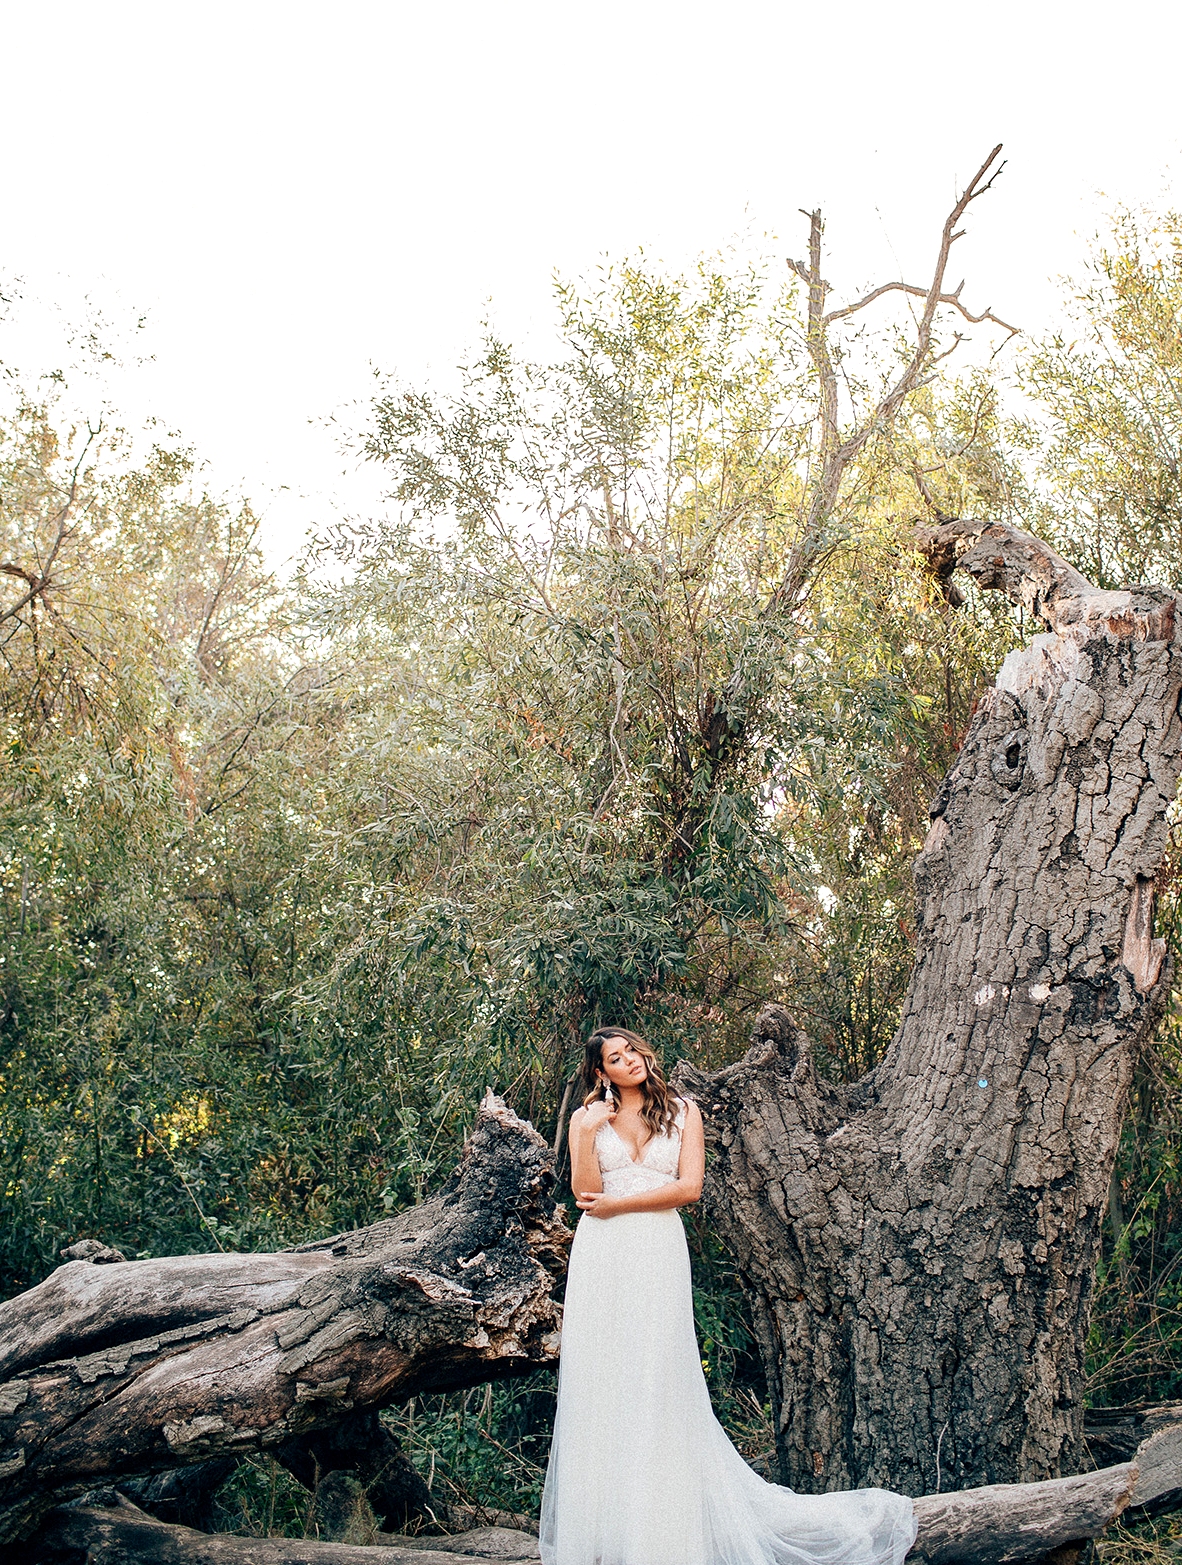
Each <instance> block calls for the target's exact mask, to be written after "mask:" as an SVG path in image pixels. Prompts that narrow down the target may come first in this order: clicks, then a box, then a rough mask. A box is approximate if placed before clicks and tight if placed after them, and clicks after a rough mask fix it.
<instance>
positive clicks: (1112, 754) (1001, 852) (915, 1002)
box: [677, 522, 1182, 1494]
mask: <svg viewBox="0 0 1182 1565" xmlns="http://www.w3.org/2000/svg"><path fill="white" fill-rule="evenodd" d="M921 543H922V546H923V547H924V548H925V549H926V551H927V552H928V554H929V557H930V558H931V559H932V560H933V563H934V565H935V568H936V570H937V572H943V573H944V574H945V575H947V574H949V573H950V572H951V569H952V568H953V566H954V565H956V566H958V567H959V568H960V569H962V570H965V571H967V572H968V573H969V574H971V575H972V576H974V577H975V579H976V580H977V582H978V584H979V585H981V586H983V587H988V588H1000V589H1001V590H1004V591H1005V592H1007V593H1008V594H1009V596H1010V597H1011V598H1012V599H1013V600H1014V601H1015V602H1019V603H1023V604H1024V605H1025V606H1026V607H1027V608H1029V609H1030V610H1031V611H1032V612H1033V613H1037V614H1040V615H1041V616H1042V617H1043V619H1044V620H1045V621H1046V623H1047V624H1048V625H1049V626H1050V632H1049V633H1047V634H1042V635H1038V636H1036V637H1035V638H1034V640H1033V643H1032V644H1031V645H1030V646H1029V647H1027V648H1026V649H1025V650H1022V651H1018V652H1015V653H1012V654H1011V655H1010V656H1009V657H1008V658H1007V659H1006V660H1005V663H1004V665H1003V667H1002V669H1001V670H1000V672H999V674H998V677H997V683H996V685H995V687H994V688H993V689H991V690H989V691H988V692H987V693H986V695H985V696H984V697H983V699H982V700H981V702H980V704H979V706H978V709H977V712H976V715H975V717H974V719H973V722H972V725H971V727H970V730H969V733H968V735H967V737H966V739H965V742H964V745H963V748H962V749H961V751H960V754H959V757H958V758H957V761H956V764H955V765H954V766H953V768H952V770H951V772H950V773H949V775H948V777H947V778H946V779H945V781H944V783H943V786H942V787H941V788H940V790H939V792H938V794H937V796H936V799H935V801H934V802H933V805H932V809H931V816H932V825H931V830H930V831H929V833H928V837H927V841H926V843H925V845H924V848H923V851H922V852H921V854H920V856H919V859H918V862H917V865H916V886H917V903H918V908H917V921H916V922H917V930H918V950H917V955H916V965H915V969H914V972H913V974H912V978H911V983H910V987H909V989H908V993H907V996H906V999H905V1001H904V1005H903V1012H902V1018H901V1023H900V1026H899V1030H898V1032H897V1033H896V1035H895V1038H894V1040H893V1041H892V1043H891V1045H890V1047H889V1049H888V1051H887V1053H886V1056H885V1058H884V1059H883V1061H882V1062H881V1064H880V1065H879V1066H878V1068H877V1069H876V1070H874V1071H873V1072H872V1073H871V1074H870V1075H869V1076H868V1077H866V1078H865V1079H864V1080H862V1081H859V1082H856V1083H854V1084H852V1085H847V1086H832V1085H829V1084H827V1083H826V1082H825V1081H824V1080H823V1079H821V1077H820V1076H819V1074H818V1072H817V1071H816V1070H815V1069H814V1065H813V1059H812V1050H811V1044H810V1041H809V1039H808V1038H807V1037H806V1036H805V1034H804V1033H803V1032H802V1031H801V1030H800V1029H799V1028H798V1027H797V1026H796V1025H795V1023H794V1022H793V1020H792V1018H791V1017H790V1016H789V1015H788V1013H787V1012H786V1011H784V1010H783V1009H782V1008H780V1007H775V1006H772V1007H768V1008H767V1009H766V1010H765V1011H764V1013H763V1014H762V1015H761V1016H760V1018H759V1019H758V1021H757V1023H756V1027H755V1039H754V1047H753V1048H752V1050H751V1051H750V1052H749V1053H748V1054H747V1056H746V1057H745V1058H744V1059H743V1060H742V1061H741V1062H739V1063H738V1064H736V1065H734V1066H733V1067H731V1068H729V1069H727V1070H724V1071H721V1072H719V1073H716V1074H713V1075H706V1074H704V1073H702V1072H698V1071H695V1070H692V1069H689V1068H686V1067H682V1068H681V1072H680V1075H679V1076H678V1078H677V1079H678V1080H679V1081H680V1082H681V1083H682V1084H684V1085H685V1086H686V1088H687V1089H688V1090H689V1091H691V1092H692V1093H693V1094H694V1095H695V1096H696V1097H697V1098H698V1100H699V1101H700V1103H701V1105H702V1108H703V1110H704V1112H705V1116H706V1121H707V1131H708V1134H709V1135H710V1137H711V1140H712V1143H713V1147H714V1158H713V1162H712V1166H711V1169H710V1172H709V1174H708V1178H707V1200H708V1203H709V1210H710V1214H711V1216H712V1219H713V1222H714V1225H715V1228H716V1230H717V1232H718V1233H719V1237H720V1238H721V1239H722V1240H723V1241H724V1243H726V1245H727V1246H728V1248H729V1249H730V1251H731V1253H732V1254H733V1255H734V1257H735V1259H736V1261H737V1263H738V1267H739V1271H740V1275H741V1278H742V1281H743V1283H744V1286H745V1288H746V1291H747V1294H748V1297H749V1299H750V1300H751V1302H752V1306H753V1315H754V1318H755V1323H756V1329H757V1332H758V1335H759V1340H760V1347H761V1350H762V1354H763V1359H764V1364H765V1367H766V1371H767V1380H768V1385H769V1389H770V1392H771V1396H772V1402H773V1411H774V1415H775V1422H776V1430H777V1445H778V1456H779V1461H780V1469H781V1476H782V1478H783V1480H784V1481H785V1482H787V1483H789V1484H791V1485H792V1486H793V1487H794V1488H797V1489H802V1490H818V1491H821V1490H826V1489H834V1488H845V1487H850V1486H855V1485H857V1484H863V1483H882V1484H885V1485H888V1486H891V1487H895V1488H899V1489H902V1490H903V1491H904V1492H906V1493H911V1494H919V1493H923V1492H924V1491H925V1490H932V1489H935V1488H938V1487H943V1488H946V1487H948V1486H950V1485H952V1486H955V1487H957V1488H963V1487H966V1486H968V1485H979V1484H983V1483H994V1482H999V1481H1003V1482H1009V1481H1013V1480H1041V1479H1044V1478H1049V1477H1054V1476H1057V1475H1058V1474H1061V1473H1064V1472H1068V1473H1070V1472H1075V1471H1078V1469H1079V1468H1080V1467H1081V1466H1085V1465H1087V1464H1086V1457H1085V1453H1084V1449H1083V1441H1082V1413H1083V1381H1082V1361H1083V1347H1084V1338H1085V1335H1086V1329H1087V1321H1088V1311H1089V1301H1090V1295H1091V1288H1092V1280H1093V1275H1094V1269H1095V1262H1096V1258H1097V1252H1098V1246H1099V1241H1100V1221H1101V1217H1102V1214H1103V1211H1104V1208H1105V1203H1106V1200H1107V1193H1108V1186H1109V1177H1110V1173H1111V1169H1112V1164H1113V1158H1114V1155H1115V1151H1116V1146H1117V1141H1118V1137H1119V1133H1120V1126H1121V1121H1122V1118H1123V1115H1124V1109H1125V1104H1126V1100H1127V1095H1128V1089H1129V1084H1130V1079H1131V1075H1132V1066H1133V1059H1134V1056H1135V1053H1136V1051H1137V1049H1138V1048H1139V1047H1140V1045H1141V1044H1142V1043H1143V1041H1144V1040H1145V1039H1146V1038H1147V1036H1148V1035H1149V1033H1150V1030H1151V1029H1152V1027H1153V1025H1154V1023H1155V1021H1156V1019H1157V1018H1158V1016H1159V1015H1160V1014H1161V1010H1162V1007H1163V1005H1164V1003H1165V1001H1166V998H1167V994H1168V988H1169V983H1168V980H1169V973H1168V970H1167V967H1166V965H1165V963H1164V955H1165V951H1164V945H1163V943H1162V942H1161V941H1160V940H1157V939H1155V938H1154V936H1153V929H1152V914H1153V896H1154V877H1155V876H1156V874H1157V872H1158V869H1159V867H1160V865H1161V863H1162V859H1163V855H1164V852H1165V848H1166V837H1167V826H1166V811H1167V809H1168V808H1169V806H1170V805H1171V804H1172V802H1173V800H1174V798H1175V796H1176V793H1177V786H1178V775H1179V767H1180V764H1182V723H1180V721H1179V717H1178V696H1179V690H1180V689H1182V645H1180V642H1179V638H1178V637H1177V636H1176V633H1175V601H1174V596H1173V595H1172V594H1170V593H1167V592H1164V591H1162V590H1160V589H1156V588H1139V589H1136V590H1134V591H1130V592H1117V593H1114V592H1097V591H1095V590H1094V589H1093V588H1092V587H1091V586H1090V585H1089V583H1088V582H1087V581H1085V579H1084V578H1083V577H1082V576H1080V575H1079V573H1078V572H1077V571H1075V570H1073V569H1072V568H1071V567H1070V566H1069V565H1068V564H1067V563H1066V562H1065V561H1063V560H1061V559H1060V558H1059V557H1058V556H1057V555H1055V554H1054V553H1053V551H1051V550H1050V549H1048V548H1047V547H1046V546H1045V545H1043V544H1041V543H1040V542H1038V541H1037V540H1036V539H1033V538H1030V537H1027V536H1026V535H1025V534H1022V533H1019V532H1017V531H1015V530H1014V529H1012V528H1007V527H999V526H988V527H981V526H970V525H969V524H967V523H959V522H954V523H949V524H947V525H946V526H943V527H940V528H935V529H931V530H928V531H926V532H925V534H924V536H923V537H922V539H921ZM966 545H972V547H971V548H969V549H968V552H964V550H965V546H966ZM958 555H959V558H957V556H958Z"/></svg>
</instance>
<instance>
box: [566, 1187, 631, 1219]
mask: <svg viewBox="0 0 1182 1565" xmlns="http://www.w3.org/2000/svg"><path fill="white" fill-rule="evenodd" d="M575 1205H576V1206H577V1207H578V1209H579V1211H580V1212H587V1213H589V1214H590V1215H591V1216H592V1217H615V1216H617V1214H618V1213H619V1210H620V1205H621V1203H620V1199H619V1197H618V1196H610V1195H604V1193H603V1191H602V1190H582V1191H580V1192H579V1194H578V1195H577V1196H576V1197H575Z"/></svg>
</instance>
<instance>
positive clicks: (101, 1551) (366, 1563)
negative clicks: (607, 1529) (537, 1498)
mask: <svg viewBox="0 0 1182 1565" xmlns="http://www.w3.org/2000/svg"><path fill="white" fill-rule="evenodd" d="M445 1545H446V1546H447V1547H445ZM537 1557H538V1547H537V1540H536V1539H533V1538H530V1537H528V1536H527V1535H526V1534H524V1533H517V1534H512V1533H502V1532H500V1530H499V1529H495V1528H487V1529H485V1530H484V1531H483V1533H470V1534H468V1536H467V1537H466V1538H465V1537H459V1538H431V1539H414V1540H412V1539H402V1538H394V1537H386V1538H384V1539H382V1540H381V1541H380V1542H378V1543H375V1544H369V1545H367V1544H351V1543H327V1542H324V1541H322V1540H320V1539H314V1538H239V1537H235V1536H233V1535H232V1534H229V1533H214V1534H210V1533H207V1532H195V1531H194V1530H193V1529H192V1528H189V1527H178V1526H175V1525H169V1524H168V1523H165V1522H161V1521H157V1520H156V1519H155V1518H154V1517H151V1516H146V1515H145V1514H144V1512H143V1511H141V1510H139V1509H137V1507H136V1506H134V1505H131V1504H130V1503H128V1502H127V1501H126V1500H120V1499H119V1498H118V1497H117V1496H113V1497H112V1499H111V1501H110V1502H109V1503H106V1504H103V1505H84V1506H60V1507H58V1508H57V1509H56V1510H54V1511H52V1512H51V1513H50V1514H49V1516H48V1517H47V1518H46V1522H45V1526H44V1527H43V1529H42V1530H41V1532H40V1533H39V1534H38V1536H37V1539H36V1541H35V1542H33V1543H30V1544H25V1545H18V1546H16V1547H15V1548H13V1549H12V1550H10V1551H8V1552H7V1553H6V1555H5V1557H4V1565H471V1562H472V1560H473V1559H474V1558H477V1559H499V1560H525V1559H530V1560H533V1559H537Z"/></svg>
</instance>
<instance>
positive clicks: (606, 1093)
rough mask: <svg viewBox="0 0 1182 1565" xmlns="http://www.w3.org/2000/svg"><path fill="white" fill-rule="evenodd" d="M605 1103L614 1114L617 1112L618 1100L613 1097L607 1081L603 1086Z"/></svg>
mask: <svg viewBox="0 0 1182 1565" xmlns="http://www.w3.org/2000/svg"><path fill="white" fill-rule="evenodd" d="M603 1101H604V1102H605V1103H606V1104H607V1106H608V1108H609V1109H611V1110H612V1111H613V1112H614V1111H615V1107H616V1100H615V1098H613V1097H612V1089H611V1086H610V1085H609V1083H607V1082H606V1081H605V1082H604V1084H603Z"/></svg>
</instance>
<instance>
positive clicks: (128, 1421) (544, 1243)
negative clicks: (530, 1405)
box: [0, 1095, 569, 1541]
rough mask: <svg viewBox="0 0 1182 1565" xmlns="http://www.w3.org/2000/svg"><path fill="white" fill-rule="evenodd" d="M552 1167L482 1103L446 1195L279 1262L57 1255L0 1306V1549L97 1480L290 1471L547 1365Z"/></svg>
mask: <svg viewBox="0 0 1182 1565" xmlns="http://www.w3.org/2000/svg"><path fill="white" fill-rule="evenodd" d="M551 1167H552V1160H551V1156H550V1153H549V1150H548V1148H547V1147H546V1144H545V1142H544V1141H543V1140H542V1138H541V1137H540V1136H538V1135H537V1133H536V1132H535V1131H534V1130H533V1129H532V1127H531V1126H529V1125H526V1124H525V1123H523V1122H522V1121H521V1120H519V1119H518V1118H517V1117H516V1115H514V1114H512V1113H511V1112H510V1111H509V1110H508V1109H507V1108H506V1107H505V1105H504V1104H503V1103H501V1102H500V1101H499V1100H498V1099H496V1098H493V1097H492V1096H491V1095H490V1096H489V1097H488V1098H486V1099H485V1102H484V1104H483V1105H482V1106H481V1111H480V1118H479V1121H478V1124H477V1127H476V1130H475V1132H474V1134H473V1135H472V1137H471V1139H470V1141H469V1143H468V1146H467V1148H466V1149H465V1153H464V1158H463V1161H462V1163H461V1165H460V1167H459V1169H458V1170H457V1172H456V1174H455V1175H454V1176H453V1178H452V1181H451V1183H450V1184H449V1186H448V1187H447V1189H445V1190H444V1191H443V1192H442V1193H441V1194H440V1195H439V1196H437V1197H435V1198H434V1199H432V1200H430V1201H427V1202H425V1203H424V1204H423V1205H422V1206H419V1207H416V1208H415V1209H414V1210H413V1211H410V1212H406V1213H404V1214H402V1215H401V1216H399V1217H397V1218H393V1219H391V1220H389V1221H387V1222H382V1223H376V1224H374V1226H373V1227H371V1228H363V1229H359V1230H357V1231H356V1232H354V1233H348V1234H340V1235H337V1236H336V1237H335V1238H332V1239H326V1240H324V1241H323V1242H321V1243H319V1244H313V1245H306V1246H304V1247H303V1248H301V1249H299V1250H295V1251H289V1252H286V1253H283V1254H276V1255H189V1256H179V1257H173V1258H169V1259H163V1260H150V1261H122V1262H121V1261H113V1262H110V1263H108V1264H103V1265H94V1264H93V1263H91V1262H89V1261H71V1262H69V1263H68V1264H67V1265H65V1266H61V1267H59V1268H58V1270H57V1271H55V1272H54V1273H52V1274H51V1275H50V1276H49V1277H48V1278H46V1280H45V1281H44V1282H43V1283H41V1284H39V1285H38V1286H37V1287H36V1288H32V1289H30V1290H29V1291H28V1292H27V1293H24V1294H21V1295H19V1296H18V1297H16V1298H14V1299H11V1300H9V1301H8V1302H7V1303H5V1304H3V1305H0V1376H2V1381H0V1541H2V1540H4V1539H9V1538H13V1537H18V1536H21V1535H23V1534H25V1533H27V1531H28V1530H29V1529H30V1528H31V1527H32V1526H33V1525H35V1523H36V1521H37V1519H38V1517H39V1516H40V1515H42V1514H43V1513H44V1511H45V1510H46V1509H47V1508H48V1506H49V1505H51V1504H53V1503H54V1499H55V1498H57V1499H60V1498H66V1497H69V1496H72V1495H76V1494H80V1493H82V1492H83V1491H85V1490H88V1489H91V1488H93V1487H95V1485H96V1484H99V1483H104V1482H105V1483H116V1484H117V1483H119V1482H121V1481H122V1480H124V1479H125V1478H127V1477H128V1476H133V1475H137V1474H144V1473H152V1472H159V1471H162V1470H164V1469H169V1468H173V1469H175V1468H176V1467H178V1466H182V1467H183V1466H187V1465H192V1464H197V1463H204V1462H206V1461H208V1460H210V1459H212V1458H216V1457H238V1456H241V1455H242V1454H244V1453H245V1452H247V1451H250V1450H256V1449H259V1448H268V1449H272V1450H275V1451H276V1454H277V1455H278V1454H286V1455H287V1456H288V1457H289V1458H290V1459H291V1460H292V1461H293V1462H296V1463H297V1464H298V1462H299V1461H300V1460H301V1459H303V1458H302V1457H301V1448H300V1447H299V1446H298V1445H293V1442H298V1441H301V1440H306V1439H307V1437H308V1436H309V1435H310V1434H311V1433H312V1432H313V1431H316V1430H320V1429H325V1428H327V1427H329V1426H331V1425H334V1424H337V1423H339V1422H340V1421H341V1420H342V1419H344V1418H347V1417H348V1416H349V1415H361V1414H364V1413H366V1412H368V1411H371V1410H373V1409H377V1408H380V1407H383V1406H385V1405H387V1404H389V1403H392V1402H397V1401H401V1400H404V1399H406V1398H407V1397H410V1396H414V1395H417V1394H419V1393H421V1392H426V1391H436V1390H445V1389H448V1388H450V1387H454V1386H464V1385H472V1384H475V1383H478V1382H481V1381H486V1380H490V1379H495V1378H498V1377H500V1376H504V1375H510V1374H514V1373H517V1372H520V1371H524V1370H527V1369H530V1368H532V1367H534V1366H536V1365H538V1364H544V1363H550V1362H552V1361H553V1360H554V1358H555V1357H556V1355H557V1351H558V1323H559V1306H558V1304H557V1302H556V1300H555V1297H554V1291H555V1287H556V1284H557V1281H558V1279H559V1277H560V1276H561V1272H562V1268H563V1262H564V1250H565V1244H566V1241H567V1240H568V1238H569V1233H568V1231H567V1229H566V1227H565V1225H564V1223H563V1222H562V1220H561V1218H560V1216H559V1215H558V1214H557V1213H556V1212H555V1211H554V1208H553V1204H552V1202H550V1201H549V1200H548V1195H549V1190H550V1185H551V1180H552V1174H551ZM330 1443H331V1442H330ZM303 1451H304V1457H307V1456H308V1455H310V1454H312V1453H311V1452H310V1451H309V1448H308V1447H304V1448H303ZM325 1451H327V1445H326V1446H325ZM325 1451H322V1453H321V1454H322V1455H324V1454H325ZM388 1454H389V1453H386V1455H388ZM378 1456H379V1458H380V1457H381V1456H382V1453H378ZM390 1508H391V1509H394V1510H396V1509H397V1507H396V1504H394V1502H393V1501H392V1503H391V1507H390Z"/></svg>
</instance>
